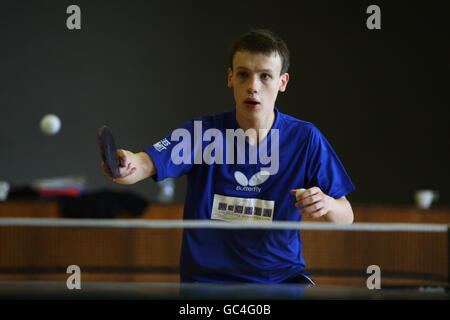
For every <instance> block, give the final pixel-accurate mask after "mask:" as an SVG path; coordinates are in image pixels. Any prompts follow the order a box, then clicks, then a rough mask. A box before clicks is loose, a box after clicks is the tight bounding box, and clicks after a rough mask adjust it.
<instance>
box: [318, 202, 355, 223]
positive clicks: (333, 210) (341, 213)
mask: <svg viewBox="0 0 450 320" xmlns="http://www.w3.org/2000/svg"><path fill="white" fill-rule="evenodd" d="M329 201H330V210H329V211H328V213H327V214H325V215H324V216H323V217H324V219H325V220H326V221H328V222H333V223H340V224H351V223H353V209H352V206H351V204H350V202H349V201H348V200H347V199H346V198H345V197H342V198H339V199H334V198H331V197H330V199H329Z"/></svg>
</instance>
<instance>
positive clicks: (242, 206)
mask: <svg viewBox="0 0 450 320" xmlns="http://www.w3.org/2000/svg"><path fill="white" fill-rule="evenodd" d="M274 208H275V201H269V200H261V199H255V198H238V197H229V196H222V195H219V194H214V201H213V207H212V211H211V219H215V220H223V221H230V222H232V221H234V222H241V223H245V222H248V223H251V222H253V221H258V222H272V220H273V213H274Z"/></svg>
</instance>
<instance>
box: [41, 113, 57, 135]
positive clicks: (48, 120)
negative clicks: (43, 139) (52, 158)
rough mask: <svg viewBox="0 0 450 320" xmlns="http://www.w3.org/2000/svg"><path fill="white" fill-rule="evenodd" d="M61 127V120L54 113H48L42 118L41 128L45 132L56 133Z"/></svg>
mask: <svg viewBox="0 0 450 320" xmlns="http://www.w3.org/2000/svg"><path fill="white" fill-rule="evenodd" d="M59 129H61V120H59V118H58V117H57V116H56V115H54V114H47V115H45V116H44V117H43V118H42V120H41V130H42V132H44V133H45V134H48V135H50V136H51V135H54V134H57V133H58V131H59Z"/></svg>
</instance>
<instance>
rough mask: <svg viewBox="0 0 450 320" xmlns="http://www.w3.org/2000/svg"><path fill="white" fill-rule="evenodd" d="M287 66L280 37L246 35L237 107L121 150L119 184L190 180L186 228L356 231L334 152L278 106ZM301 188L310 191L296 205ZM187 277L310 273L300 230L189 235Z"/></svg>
mask: <svg viewBox="0 0 450 320" xmlns="http://www.w3.org/2000/svg"><path fill="white" fill-rule="evenodd" d="M288 66H289V51H288V48H287V46H286V45H285V43H284V42H283V41H282V40H281V39H280V38H279V37H278V36H276V35H275V34H273V33H272V32H270V31H267V30H253V31H250V32H249V33H247V34H245V35H243V36H242V37H241V38H240V39H238V40H237V41H235V42H234V44H233V46H232V49H231V54H230V68H229V69H228V87H230V88H233V91H234V98H235V102H236V106H235V108H233V109H232V110H230V111H225V112H223V113H220V114H218V115H213V116H204V117H201V118H199V119H195V120H192V121H188V122H186V123H185V124H183V125H182V126H181V127H180V128H178V129H176V130H175V131H173V132H172V134H169V135H168V136H167V137H166V138H165V139H163V140H161V141H160V142H158V143H156V144H154V145H153V146H152V147H149V148H147V149H145V151H144V152H140V153H132V152H130V151H126V150H119V151H118V154H119V157H120V158H121V168H120V173H121V177H120V178H118V179H114V181H115V182H117V183H122V184H132V183H135V182H137V181H140V180H142V179H145V178H148V177H153V178H154V179H155V180H156V181H160V180H163V179H166V178H168V177H179V176H181V175H183V174H187V175H188V184H187V195H186V200H185V207H184V216H183V218H184V219H218V220H224V221H240V222H248V223H251V222H252V221H267V222H270V221H283V220H284V221H301V220H302V216H308V217H312V218H319V217H323V218H324V219H326V220H327V221H330V222H335V223H352V221H353V212H352V208H351V205H350V203H349V202H348V201H347V199H346V198H345V196H346V195H347V194H348V193H350V192H351V191H353V190H354V186H353V184H352V182H351V181H350V178H349V177H348V175H347V173H346V171H345V169H344V167H343V166H342V164H341V162H340V161H339V159H338V157H337V156H336V154H335V152H334V151H333V149H332V147H331V146H330V145H329V143H328V142H327V140H326V139H325V138H324V137H323V135H322V134H321V133H320V131H319V130H318V129H317V128H316V127H314V126H313V125H312V124H311V123H308V122H304V121H301V120H298V119H295V118H292V117H290V116H287V115H285V114H283V113H281V112H280V111H279V110H278V109H277V108H276V107H275V101H276V98H277V95H278V92H284V91H285V90H286V86H287V84H288V81H289V74H288V73H287V70H288ZM244 131H245V133H246V134H245V138H244V139H243V142H242V140H241V143H240V144H239V143H238V144H235V143H234V142H235V138H237V139H238V140H239V136H240V135H239V134H240V133H242V132H244ZM233 134H234V135H233ZM230 137H231V139H230ZM230 142H233V143H231V144H230ZM269 146H270V148H269ZM212 149H214V150H213V151H212ZM269 149H270V152H269ZM244 155H245V157H243V156H244ZM254 155H256V158H257V161H256V162H255V161H254V159H255V158H252V156H254ZM258 156H259V157H258ZM243 159H245V161H243ZM250 159H253V161H251V160H250ZM269 162H270V166H268V163H269ZM103 168H104V164H103ZM104 171H105V173H106V170H105V168H104ZM299 188H304V189H306V191H304V192H303V193H302V194H301V195H299V196H297V197H295V195H296V191H295V190H296V189H299ZM299 207H302V208H301V210H300V211H299V209H298V208H299ZM180 269H181V281H201V282H247V281H248V282H264V283H281V282H293V281H294V282H295V281H301V279H302V278H303V275H304V274H305V273H306V270H305V261H304V259H303V257H302V246H301V238H300V236H299V231H298V230H250V231H248V230H245V231H242V230H210V229H188V230H184V233H183V244H182V250H181V258H180ZM295 279H300V280H295Z"/></svg>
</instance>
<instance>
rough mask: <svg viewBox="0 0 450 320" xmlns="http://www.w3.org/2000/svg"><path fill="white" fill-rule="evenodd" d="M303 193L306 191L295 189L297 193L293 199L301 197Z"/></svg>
mask: <svg viewBox="0 0 450 320" xmlns="http://www.w3.org/2000/svg"><path fill="white" fill-rule="evenodd" d="M305 191H306V189H303V188H301V189H297V191H295V197H296V198H297V197H298V196H299V195H301V194H302V193H303V192H305Z"/></svg>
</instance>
